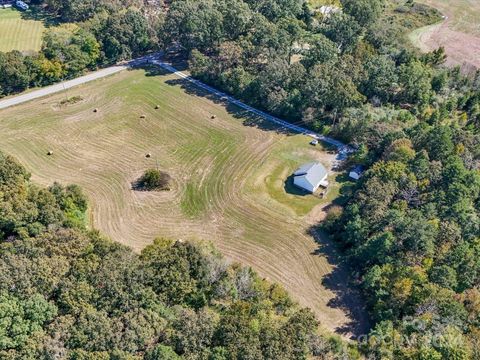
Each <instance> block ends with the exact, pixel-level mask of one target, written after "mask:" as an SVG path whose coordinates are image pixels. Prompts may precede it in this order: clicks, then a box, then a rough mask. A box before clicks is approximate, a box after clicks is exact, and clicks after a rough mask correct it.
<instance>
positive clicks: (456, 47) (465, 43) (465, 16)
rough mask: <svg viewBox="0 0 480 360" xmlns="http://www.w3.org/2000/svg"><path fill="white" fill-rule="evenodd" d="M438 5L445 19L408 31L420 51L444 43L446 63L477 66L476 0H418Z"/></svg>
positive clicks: (479, 29)
mask: <svg viewBox="0 0 480 360" xmlns="http://www.w3.org/2000/svg"><path fill="white" fill-rule="evenodd" d="M420 2H422V3H424V4H427V5H430V6H432V7H435V8H437V9H439V10H440V11H441V12H442V13H443V14H444V16H446V19H445V21H443V22H441V23H440V24H435V25H431V26H426V27H423V28H420V29H417V30H415V31H414V32H413V33H412V34H410V39H411V40H412V42H413V43H414V44H415V45H416V46H418V47H419V48H420V49H421V50H422V51H431V50H433V49H436V48H438V47H439V46H444V47H445V50H446V52H447V55H448V60H447V65H462V66H463V68H464V69H465V70H467V71H468V70H472V69H473V68H475V67H476V68H480V20H479V19H480V0H455V1H451V0H421V1H420Z"/></svg>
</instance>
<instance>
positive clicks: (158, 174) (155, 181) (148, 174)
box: [135, 169, 171, 191]
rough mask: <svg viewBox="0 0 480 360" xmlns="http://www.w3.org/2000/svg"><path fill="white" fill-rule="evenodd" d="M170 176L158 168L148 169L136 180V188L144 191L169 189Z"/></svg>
mask: <svg viewBox="0 0 480 360" xmlns="http://www.w3.org/2000/svg"><path fill="white" fill-rule="evenodd" d="M170 180H171V177H170V175H168V174H167V173H166V172H163V171H160V170H158V169H148V170H147V171H145V173H144V174H143V175H142V177H141V178H140V179H139V180H138V182H137V184H136V186H135V187H136V188H139V189H142V190H146V191H160V190H170Z"/></svg>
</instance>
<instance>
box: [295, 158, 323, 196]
mask: <svg viewBox="0 0 480 360" xmlns="http://www.w3.org/2000/svg"><path fill="white" fill-rule="evenodd" d="M293 175H294V176H295V177H294V180H293V181H294V184H295V185H297V186H298V187H301V188H303V189H305V190H308V191H310V192H315V190H317V189H318V187H319V186H320V185H324V184H328V183H327V182H326V181H325V180H326V179H327V176H328V172H327V169H325V167H324V166H323V165H322V164H320V163H318V162H312V163H308V164H305V165H302V166H300V167H299V168H298V169H297V170H296V171H295V172H294V173H293Z"/></svg>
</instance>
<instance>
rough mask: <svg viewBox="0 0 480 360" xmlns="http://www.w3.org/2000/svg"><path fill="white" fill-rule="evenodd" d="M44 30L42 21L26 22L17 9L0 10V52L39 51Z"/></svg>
mask: <svg viewBox="0 0 480 360" xmlns="http://www.w3.org/2000/svg"><path fill="white" fill-rule="evenodd" d="M44 30H45V28H44V26H43V23H42V22H41V21H35V20H24V19H22V13H20V12H19V11H18V10H16V9H13V8H12V9H0V51H11V50H19V51H38V50H40V46H41V44H42V33H43V31H44Z"/></svg>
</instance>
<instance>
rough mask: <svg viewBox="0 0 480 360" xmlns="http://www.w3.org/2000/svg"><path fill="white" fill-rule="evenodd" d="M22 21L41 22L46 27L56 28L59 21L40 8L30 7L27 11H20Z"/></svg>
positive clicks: (56, 17)
mask: <svg viewBox="0 0 480 360" xmlns="http://www.w3.org/2000/svg"><path fill="white" fill-rule="evenodd" d="M22 19H24V20H36V21H41V22H43V24H44V25H45V26H46V27H51V26H57V25H59V24H60V22H61V19H60V18H59V17H58V16H56V15H53V14H51V13H49V12H48V11H46V10H45V9H43V8H42V7H40V6H31V7H30V9H28V10H27V11H22Z"/></svg>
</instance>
